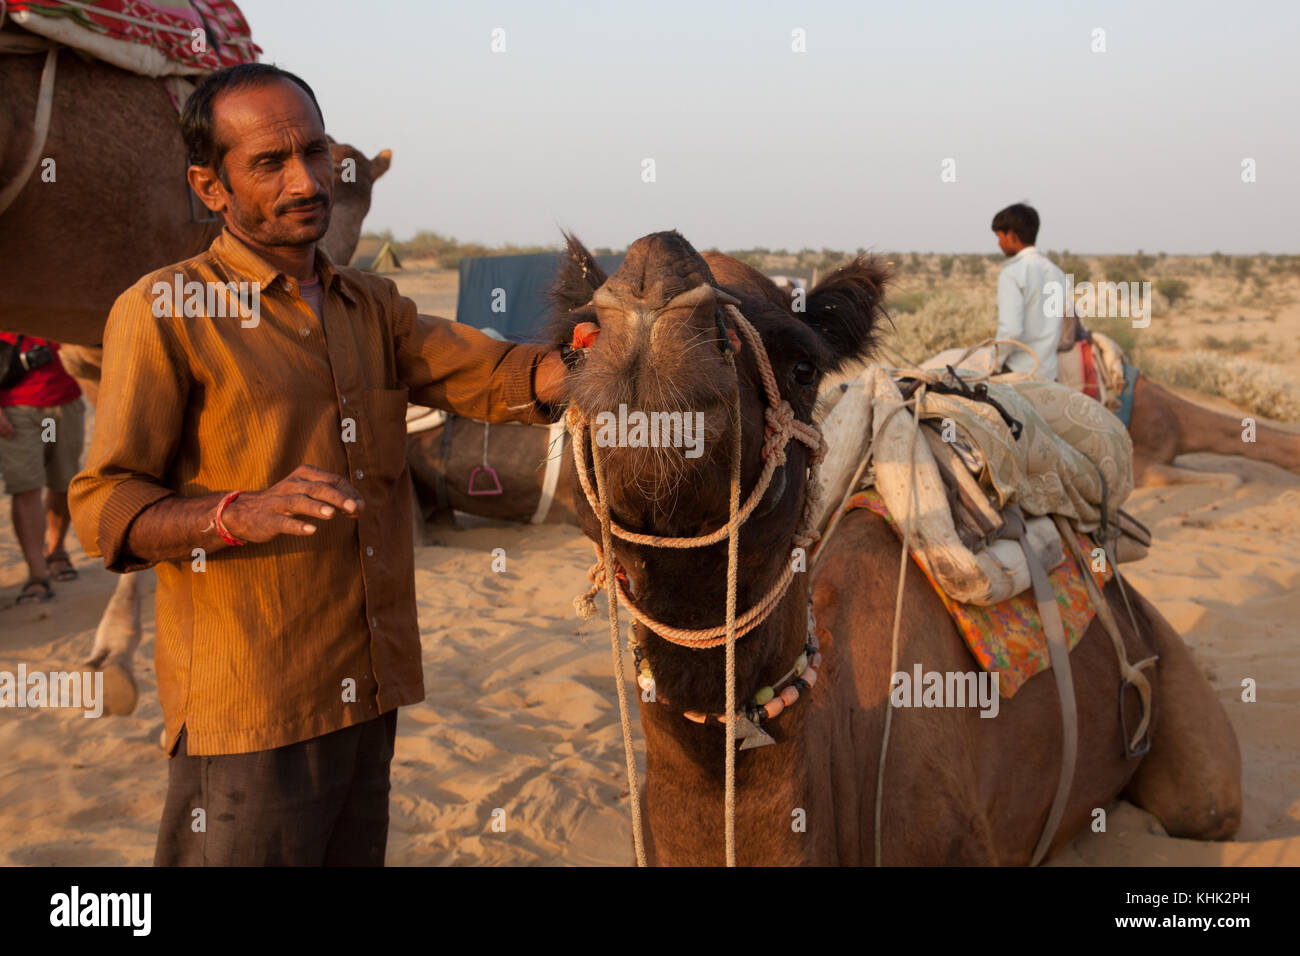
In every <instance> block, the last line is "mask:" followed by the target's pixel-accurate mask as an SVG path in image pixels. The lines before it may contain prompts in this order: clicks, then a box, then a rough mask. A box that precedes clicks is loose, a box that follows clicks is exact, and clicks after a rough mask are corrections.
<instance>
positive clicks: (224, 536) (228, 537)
mask: <svg viewBox="0 0 1300 956" xmlns="http://www.w3.org/2000/svg"><path fill="white" fill-rule="evenodd" d="M241 494H243V492H241V491H232V492H231V493H230V494H228V495H226V497H224V498H222V499H221V503H220V504H219V505H217V516H216V517H215V518H214V519H213V523H214V524H216V526H217V534H219V535H221V540H222V541H224V542H226V544H234V545H239V546H240V547H242V546H243V545H245V544H247V543H248V542H246V541H240V540H239V539H238V538H236V537H235V536H234V535H233V534H231V533H230V532H229V531H228V530H227V529H226V524H225V522H224V521H222V520H221V516H222V514H224V513H225V510H226V508H227V507H228V506H229V505H230V503H231V502H232V501H234V500H235V499H236V498H238V497H239V496H240V495H241Z"/></svg>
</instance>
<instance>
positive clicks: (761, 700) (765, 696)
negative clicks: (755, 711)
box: [754, 684, 776, 707]
mask: <svg viewBox="0 0 1300 956" xmlns="http://www.w3.org/2000/svg"><path fill="white" fill-rule="evenodd" d="M775 696H776V691H774V690H773V689H772V687H771V685H770V684H769V685H768V686H767V687H760V688H759V689H758V693H757V694H755V695H754V703H756V704H758V706H759V707H762V706H763V705H764V704H766V703H767V702H768V701H769V700H771V699H772V698H773V697H775Z"/></svg>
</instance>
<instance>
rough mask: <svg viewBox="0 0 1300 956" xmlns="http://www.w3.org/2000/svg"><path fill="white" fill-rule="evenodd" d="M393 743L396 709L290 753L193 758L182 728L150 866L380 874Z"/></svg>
mask: <svg viewBox="0 0 1300 956" xmlns="http://www.w3.org/2000/svg"><path fill="white" fill-rule="evenodd" d="M396 735H397V711H396V710H392V711H389V712H388V713H387V714H383V715H381V716H379V717H376V718H375V719H373V720H368V721H366V722H364V723H360V724H354V725H353V726H351V727H345V728H343V729H342V730H336V731H334V732H333V733H329V734H325V735H323V736H321V737H314V738H312V739H311V740H303V741H300V742H299V743H296V744H289V745H288V746H287V747H276V748H275V749H273V750H259V751H256V752H254V753H247V754H222V755H219V756H212V757H194V756H190V755H189V754H188V753H187V751H186V743H187V739H188V735H187V732H186V729H185V728H184V727H182V728H181V736H180V742H179V744H178V745H177V749H176V755H175V756H174V757H172V758H171V761H170V765H169V780H168V784H167V803H166V805H165V806H164V807H163V815H162V824H161V825H160V826H159V828H158V848H157V850H156V851H155V853H154V861H153V862H154V866H383V865H384V851H385V848H386V846H387V843H388V791H389V777H388V774H389V769H390V766H391V764H392V760H393V740H394V738H395V737H396ZM196 810H202V811H203V813H201V814H198V813H196V812H195V811H196Z"/></svg>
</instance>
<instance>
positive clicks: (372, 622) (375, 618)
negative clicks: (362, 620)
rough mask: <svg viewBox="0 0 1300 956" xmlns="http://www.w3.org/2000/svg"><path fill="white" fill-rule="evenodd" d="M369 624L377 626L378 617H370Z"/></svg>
mask: <svg viewBox="0 0 1300 956" xmlns="http://www.w3.org/2000/svg"><path fill="white" fill-rule="evenodd" d="M370 626H371V627H378V626H379V618H377V617H372V618H371V619H370Z"/></svg>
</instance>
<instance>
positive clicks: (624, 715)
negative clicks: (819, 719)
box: [567, 290, 826, 866]
mask: <svg viewBox="0 0 1300 956" xmlns="http://www.w3.org/2000/svg"><path fill="white" fill-rule="evenodd" d="M714 291H715V294H716V290H714ZM723 308H725V309H726V310H727V314H728V315H730V316H731V318H732V321H734V322H735V323H736V327H737V328H738V329H740V332H741V334H742V335H743V336H744V337H745V339H746V340H747V341H748V342H749V346H750V348H751V349H753V350H754V360H755V362H756V363H757V364H758V370H759V375H760V377H761V378H762V381H763V392H764V395H765V397H766V399H767V408H766V410H765V417H766V426H767V427H766V428H765V430H764V439H763V450H762V455H763V471H762V474H761V475H760V476H759V480H758V483H757V484H756V485H755V486H754V490H753V491H752V492H751V493H750V496H749V499H748V500H747V501H746V502H745V504H744V506H743V507H742V506H741V504H740V465H741V447H740V443H741V417H740V372H739V370H738V369H737V368H736V357H735V346H734V345H733V344H732V343H731V341H730V336H729V335H728V334H727V329H726V327H725V325H724V323H723V322H722V319H721V315H720V314H719V313H716V312H715V314H714V315H715V319H717V322H718V331H719V332H720V333H721V334H722V337H723V341H724V343H726V344H724V346H723V354H724V355H725V356H726V359H727V365H728V366H729V368H730V369H731V377H732V389H731V401H730V403H729V405H728V413H729V417H730V421H731V435H730V438H731V442H730V446H731V447H730V464H731V468H730V472H731V475H730V477H731V481H730V498H729V502H728V508H727V524H726V525H725V526H724V527H723V528H720V529H718V530H716V531H713V532H711V533H710V534H704V535H698V536H695V537H689V538H669V537H661V536H659V535H647V534H638V533H635V532H632V531H628V530H627V529H626V528H624V527H622V526H620V525H618V524H616V523H615V521H614V519H613V517H612V516H611V515H610V510H609V496H608V493H607V488H606V485H605V466H604V460H603V458H602V455H601V452H600V446H599V445H598V444H597V443H595V442H593V443H592V446H591V448H592V458H593V459H594V461H593V465H594V471H595V475H596V489H595V491H594V492H593V490H592V487H591V484H590V482H589V481H588V479H587V458H586V441H587V437H588V433H589V431H590V422H589V421H588V420H587V418H586V417H585V416H584V415H582V413H581V412H579V411H578V409H577V408H576V407H575V406H572V405H570V406H569V411H568V415H567V425H568V429H569V433H570V435H571V437H572V439H573V440H572V441H571V442H570V445H571V446H572V447H573V461H574V465H575V466H576V467H577V471H578V479H579V481H580V482H581V484H582V490H583V493H584V494H585V495H586V496H587V504H588V505H590V506H591V510H592V512H593V513H594V514H595V515H596V516H597V517H598V518H599V519H600V537H601V542H602V543H603V544H604V547H603V548H602V547H601V546H600V545H595V544H594V542H593V546H594V547H595V549H596V563H595V565H594V566H593V567H592V568H591V570H590V571H589V572H587V577H588V578H590V579H591V581H592V587H591V588H590V590H588V591H587V592H586V593H585V594H583V595H581V596H580V597H578V598H575V599H574V605H575V607H576V608H577V611H578V616H579V617H581V618H584V619H586V618H589V617H592V616H593V615H594V614H595V613H596V592H597V591H598V590H600V588H601V586H602V585H603V586H604V587H605V592H606V595H607V598H608V601H609V639H610V654H611V661H612V663H613V666H614V676H615V684H616V688H617V694H618V710H619V720H620V722H621V724H622V729H623V756H624V760H625V762H626V765H627V781H628V792H629V793H630V794H631V797H632V799H631V802H630V810H631V814H632V844H633V847H634V848H635V851H636V861H637V865H638V866H645V865H646V855H645V842H644V840H643V838H642V833H641V801H640V796H639V794H640V788H639V786H638V785H637V773H636V760H635V759H634V757H633V754H632V725H631V719H630V717H629V716H628V708H627V691H626V689H625V688H624V686H623V667H622V658H621V656H620V648H619V642H618V599H617V597H616V594H621V595H622V597H623V603H624V604H625V605H627V608H628V611H629V612H630V613H631V614H632V617H633V618H635V619H636V621H637V622H639V623H640V624H642V625H643V626H644V627H646V628H648V629H650V630H651V631H653V632H655V633H656V634H658V635H659V636H660V637H662V638H664V639H665V640H668V641H671V642H672V643H674V644H678V645H681V646H683V647H690V648H693V649H696V650H703V649H705V648H710V647H716V646H717V645H719V644H724V643H725V645H726V657H725V666H726V703H725V708H726V713H725V715H724V723H725V725H726V740H727V744H726V747H725V749H724V761H725V763H724V775H725V776H724V779H725V783H724V790H723V805H724V830H723V841H724V844H725V854H726V857H725V858H726V864H727V866H735V865H736V748H735V746H734V745H733V741H735V740H736V739H737V728H738V722H737V719H736V716H737V715H736V640H737V639H738V638H740V637H743V636H744V635H745V634H748V633H749V632H750V631H752V630H753V629H754V628H755V627H757V626H758V625H759V624H761V623H762V622H763V621H764V620H765V619H766V618H767V616H768V615H769V614H770V613H771V612H772V609H773V608H775V607H776V605H777V603H778V602H779V601H780V600H781V598H782V597H783V596H784V594H785V592H786V591H787V590H788V589H789V587H790V582H791V581H792V580H793V579H794V566H793V562H790V561H786V562H784V565H785V570H784V571H783V572H782V574H781V575H780V577H779V578H778V579H777V580H776V581H775V582H774V583H773V585H772V586H771V587H770V588H769V589H768V591H767V593H766V594H765V595H764V596H763V598H762V599H761V600H760V601H758V603H756V604H755V605H754V606H753V607H751V608H750V609H749V610H748V611H746V612H745V614H743V615H741V616H740V617H739V619H738V618H737V614H736V592H737V590H738V583H737V581H738V576H739V567H740V541H739V539H740V525H741V523H742V522H743V521H744V520H745V519H747V518H748V517H749V516H750V515H751V514H752V513H753V511H754V508H755V507H756V506H757V505H758V502H759V501H760V500H761V499H762V497H763V495H764V493H765V492H766V491H767V487H768V485H769V484H770V483H771V481H772V475H773V474H774V473H775V472H776V469H777V468H778V467H779V466H781V465H782V464H784V463H785V447H786V445H788V444H789V443H790V440H791V439H792V438H796V439H798V440H799V441H802V442H803V443H804V444H806V445H807V446H808V448H809V465H808V467H809V481H808V487H807V490H806V492H805V495H804V510H803V514H802V515H801V516H800V520H799V529H798V530H797V531H796V532H795V534H794V538H793V543H794V545H795V546H796V547H807V546H808V545H810V544H812V543H813V542H814V541H816V540H817V531H816V529H814V528H813V527H812V526H811V523H810V522H811V516H812V514H813V510H812V509H813V506H814V504H815V503H816V499H817V496H818V491H819V486H818V482H817V477H818V468H819V466H820V464H821V461H822V459H823V458H824V457H825V455H826V443H825V441H824V440H823V439H822V433H821V429H820V428H818V427H817V426H816V425H812V424H809V423H806V422H801V421H799V420H798V419H796V418H795V415H794V410H793V409H792V408H791V407H790V403H789V402H787V401H785V400H784V399H783V398H782V397H781V392H780V390H779V389H778V388H777V387H776V376H775V375H773V374H772V363H771V361H770V360H769V359H768V355H767V349H766V348H765V347H764V345H763V340H762V338H761V337H760V336H759V334H758V332H757V330H755V328H754V327H753V326H752V325H750V324H749V321H748V320H747V319H746V318H745V317H744V316H743V315H741V313H740V310H739V309H737V308H736V307H735V306H734V305H732V304H730V303H728V304H726V305H724V306H723ZM615 536H617V537H620V538H622V539H623V540H625V541H629V542H631V543H633V544H644V545H649V546H651V547H658V548H702V547H707V546H709V545H711V544H716V543H718V542H719V541H723V540H725V541H726V542H727V589H726V595H727V604H726V612H725V620H724V623H723V624H722V625H720V626H718V627H710V628H698V629H687V628H678V627H670V626H668V625H666V624H664V623H662V622H661V621H657V620H655V619H654V618H652V617H651V616H650V615H648V614H646V613H645V612H644V611H643V610H641V609H640V608H639V607H637V606H636V604H635V603H634V602H633V601H632V598H631V596H630V595H629V594H628V592H627V587H626V585H625V584H624V582H623V580H622V578H624V577H625V575H624V572H623V571H621V570H620V569H619V568H618V566H617V560H616V558H615V557H614V554H613V551H614V543H613V542H614V537H615ZM611 566H612V567H613V570H612V571H611ZM810 620H811V617H810ZM783 693H784V692H783ZM746 723H748V721H746Z"/></svg>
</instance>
